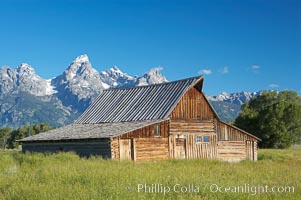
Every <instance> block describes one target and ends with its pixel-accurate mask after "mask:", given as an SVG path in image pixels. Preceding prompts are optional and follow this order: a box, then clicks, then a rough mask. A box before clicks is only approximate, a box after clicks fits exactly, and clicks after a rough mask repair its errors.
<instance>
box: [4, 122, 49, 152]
mask: <svg viewBox="0 0 301 200" xmlns="http://www.w3.org/2000/svg"><path fill="white" fill-rule="evenodd" d="M51 129H52V127H51V126H50V125H49V124H48V123H47V122H43V123H39V124H34V125H25V126H22V127H20V128H17V129H12V128H8V127H5V128H1V129H0V149H14V148H17V147H18V146H19V144H18V142H17V140H19V139H22V138H25V137H28V136H32V135H36V134H38V133H41V132H45V131H49V130H51Z"/></svg>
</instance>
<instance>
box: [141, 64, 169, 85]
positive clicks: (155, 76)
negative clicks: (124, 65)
mask: <svg viewBox="0 0 301 200" xmlns="http://www.w3.org/2000/svg"><path fill="white" fill-rule="evenodd" d="M161 70H163V68H162V67H155V68H152V69H150V70H149V71H148V72H146V73H145V74H144V75H143V76H142V77H140V78H138V79H137V85H139V86H142V85H150V84H158V83H165V82H168V80H167V79H166V78H165V76H163V75H162V73H161Z"/></svg>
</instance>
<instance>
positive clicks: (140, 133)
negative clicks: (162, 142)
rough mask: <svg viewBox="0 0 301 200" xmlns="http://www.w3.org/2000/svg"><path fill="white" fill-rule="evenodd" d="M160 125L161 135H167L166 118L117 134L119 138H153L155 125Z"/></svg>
mask: <svg viewBox="0 0 301 200" xmlns="http://www.w3.org/2000/svg"><path fill="white" fill-rule="evenodd" d="M156 125H160V130H161V137H166V138H167V137H168V120H166V121H163V122H160V123H157V124H152V125H150V126H145V127H143V128H140V129H137V130H134V131H131V132H128V133H125V134H122V135H121V136H119V138H120V139H131V138H153V137H156V136H155V134H154V133H155V128H154V127H155V126H156Z"/></svg>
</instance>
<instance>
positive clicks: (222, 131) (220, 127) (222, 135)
mask: <svg viewBox="0 0 301 200" xmlns="http://www.w3.org/2000/svg"><path fill="white" fill-rule="evenodd" d="M215 123H216V129H217V137H218V140H231V141H246V140H252V141H257V140H256V139H255V138H254V137H252V136H250V135H248V134H246V133H244V132H243V131H241V130H239V129H237V128H234V127H233V126H230V125H228V124H226V123H224V122H221V121H218V120H216V121H215Z"/></svg>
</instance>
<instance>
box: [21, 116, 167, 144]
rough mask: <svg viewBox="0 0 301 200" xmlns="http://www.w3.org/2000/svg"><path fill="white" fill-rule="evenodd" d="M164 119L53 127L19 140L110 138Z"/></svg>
mask: <svg viewBox="0 0 301 200" xmlns="http://www.w3.org/2000/svg"><path fill="white" fill-rule="evenodd" d="M161 121H163V120H148V121H133V122H115V123H102V124H72V125H68V126H64V127H62V128H57V129H53V130H51V131H47V132H44V133H40V134H37V135H34V136H30V137H27V138H24V139H21V140H18V142H29V141H30V142H33V141H36V142H38V141H60V140H78V139H97V138H110V137H116V136H119V135H122V134H123V133H127V132H130V131H134V130H136V129H139V128H143V127H145V126H149V125H151V124H156V123H159V122H161Z"/></svg>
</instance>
